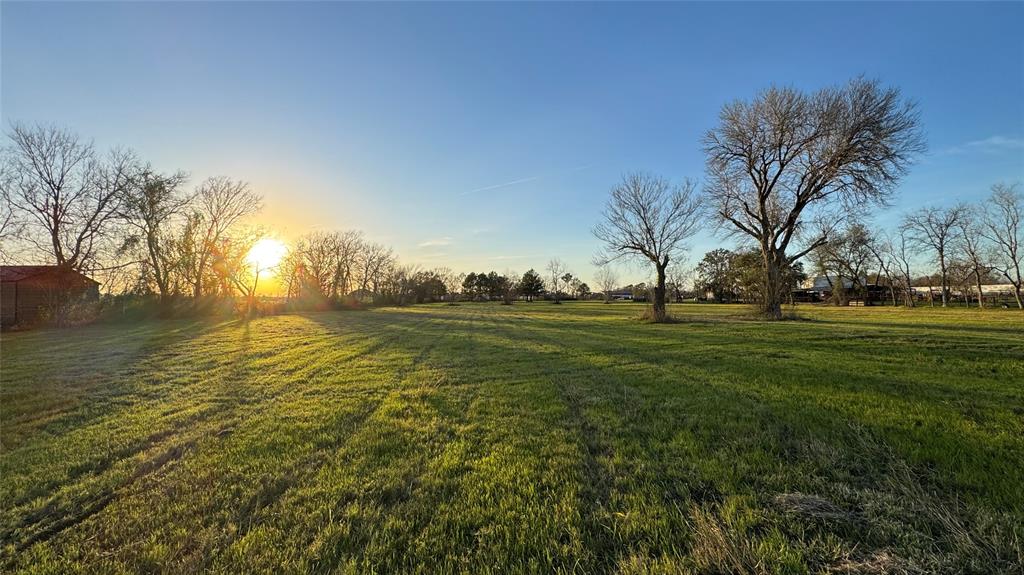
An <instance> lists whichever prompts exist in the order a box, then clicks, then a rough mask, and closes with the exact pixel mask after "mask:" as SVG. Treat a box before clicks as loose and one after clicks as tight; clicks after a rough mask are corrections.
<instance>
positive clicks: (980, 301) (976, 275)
mask: <svg viewBox="0 0 1024 575" xmlns="http://www.w3.org/2000/svg"><path fill="white" fill-rule="evenodd" d="M974 279H975V280H977V282H978V309H981V308H983V307H985V296H984V295H982V293H981V272H979V271H977V270H975V271H974Z"/></svg>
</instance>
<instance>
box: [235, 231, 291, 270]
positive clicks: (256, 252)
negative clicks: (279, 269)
mask: <svg viewBox="0 0 1024 575" xmlns="http://www.w3.org/2000/svg"><path fill="white" fill-rule="evenodd" d="M287 252H288V246H286V245H284V242H282V241H281V240H275V239H273V238H263V239H262V240H260V241H258V242H256V244H255V245H253V246H252V248H250V249H249V255H247V256H245V261H247V262H249V264H251V265H252V266H253V267H254V268H256V270H257V271H267V270H269V269H272V268H274V267H276V266H277V264H279V263H281V258H283V257H284V255H285V253H287Z"/></svg>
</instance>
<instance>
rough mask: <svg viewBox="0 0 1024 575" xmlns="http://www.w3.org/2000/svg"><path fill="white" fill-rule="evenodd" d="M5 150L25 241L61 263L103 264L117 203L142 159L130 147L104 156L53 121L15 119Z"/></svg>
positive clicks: (9, 187)
mask: <svg viewBox="0 0 1024 575" xmlns="http://www.w3.org/2000/svg"><path fill="white" fill-rule="evenodd" d="M8 137H9V139H10V141H11V145H10V146H9V147H8V148H7V149H6V150H5V160H4V171H5V172H7V173H6V174H5V177H4V179H3V182H4V186H5V190H4V195H5V196H7V198H9V200H10V203H11V206H12V208H13V212H15V213H14V217H21V218H23V222H22V223H23V224H24V228H25V229H24V231H25V234H24V238H23V239H24V241H25V242H26V243H27V244H28V245H30V246H32V247H33V248H34V249H36V250H37V251H39V252H40V253H43V254H46V256H47V258H48V259H49V260H50V261H52V262H53V263H55V264H57V265H59V266H65V267H68V268H70V269H74V270H82V269H91V268H96V267H98V266H99V265H100V264H99V261H98V260H99V259H100V258H101V255H102V252H103V251H104V250H105V249H112V247H113V246H114V244H115V243H116V240H115V237H114V236H115V231H116V228H117V225H116V224H117V219H118V208H119V205H120V201H121V199H122V198H123V197H124V192H125V190H126V189H127V188H128V186H129V185H130V183H131V181H132V179H133V177H134V175H135V173H136V170H137V161H136V159H135V157H134V155H133V154H132V153H131V152H130V151H127V150H122V149H115V150H112V151H111V152H110V153H109V154H108V155H107V156H106V157H104V158H99V157H97V154H96V152H95V150H94V149H93V145H92V144H91V143H88V142H84V141H82V140H81V139H79V137H78V136H77V135H75V134H73V133H72V132H69V131H67V130H63V129H59V128H56V127H51V126H42V125H39V126H35V127H27V126H24V125H20V124H16V125H15V126H14V127H13V128H12V129H11V131H10V133H9V134H8Z"/></svg>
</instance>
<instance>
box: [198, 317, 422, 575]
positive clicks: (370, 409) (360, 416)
mask: <svg viewBox="0 0 1024 575" xmlns="http://www.w3.org/2000/svg"><path fill="white" fill-rule="evenodd" d="M432 322H433V320H432V319H431V318H422V319H419V320H418V321H415V322H414V323H411V324H406V325H408V326H409V328H408V329H409V330H412V331H415V330H417V329H419V328H421V327H422V326H424V325H429V324H430V323H432ZM404 337H406V334H404V333H400V332H399V333H396V334H395V335H394V336H393V337H389V338H387V340H380V341H378V342H377V345H374V346H371V347H370V348H367V350H366V353H370V354H373V353H376V352H379V351H381V350H383V349H387V348H389V347H392V346H393V345H394V344H395V343H396V342H397V341H399V340H401V339H403V338H404ZM436 345H437V340H436V339H432V340H429V341H428V343H427V345H425V346H423V347H422V348H420V349H419V351H418V352H417V353H416V354H415V355H413V356H412V357H411V358H410V359H409V361H408V362H407V363H404V364H403V365H401V366H399V367H398V368H397V369H396V370H395V371H394V373H393V374H392V375H391V377H390V381H391V385H389V386H388V387H387V391H386V392H385V393H380V394H378V396H379V397H378V398H376V399H375V400H373V401H371V402H368V403H366V402H364V405H363V406H361V408H360V409H359V410H358V413H357V414H356V416H355V417H352V416H347V417H345V421H344V428H345V432H344V433H337V430H335V432H334V433H332V434H331V435H329V436H328V437H327V439H326V440H325V441H321V442H316V443H314V445H313V447H312V448H311V449H310V450H309V452H308V454H307V455H306V456H305V457H303V458H301V459H298V460H296V461H295V462H293V463H292V464H290V465H289V466H288V467H287V468H284V469H282V470H281V474H280V475H279V476H278V478H277V479H276V480H275V481H272V482H270V483H269V484H268V485H265V486H263V487H262V488H261V489H260V490H258V491H257V492H256V493H254V494H253V495H251V496H250V497H249V500H248V502H247V503H245V504H243V506H242V507H241V508H240V510H239V512H238V513H237V516H238V518H239V524H240V525H241V527H240V528H239V529H238V530H237V531H235V532H234V533H233V534H232V536H231V537H229V538H227V539H224V540H222V541H220V542H219V543H220V545H221V547H222V548H224V549H225V553H226V555H224V556H222V557H211V558H210V560H209V561H208V562H207V563H206V564H207V566H215V565H218V562H219V561H224V560H226V559H224V557H227V556H228V555H229V554H230V553H232V551H231V549H232V548H233V547H234V546H235V545H237V544H242V543H243V542H244V541H245V539H246V538H247V537H248V535H249V534H250V533H252V532H253V531H254V530H256V529H259V528H260V527H262V526H263V525H266V524H267V520H268V519H269V518H270V517H273V516H275V515H279V513H277V512H274V509H278V508H284V509H287V508H288V505H287V501H288V500H289V497H290V492H291V491H292V490H295V489H297V488H303V487H309V486H311V485H313V486H315V485H316V482H314V481H313V480H314V479H315V478H316V477H317V476H318V475H319V474H320V473H321V471H322V470H323V468H324V465H325V464H327V463H328V462H329V461H331V460H332V459H334V458H335V457H337V455H338V450H339V449H341V448H342V447H343V446H344V445H346V444H348V443H350V442H351V441H352V439H353V438H354V437H358V436H359V435H360V434H361V433H364V432H365V430H366V429H368V427H369V426H370V425H371V423H370V422H371V420H373V419H374V418H375V417H376V416H377V415H378V414H380V413H381V410H382V408H383V406H384V405H385V404H386V403H387V402H388V400H389V399H390V398H391V397H393V396H394V395H395V394H396V393H400V392H401V391H402V386H403V384H404V383H405V382H406V381H407V380H408V377H409V375H410V374H412V373H414V372H415V371H416V370H417V368H418V367H419V366H420V365H421V364H422V362H423V361H424V360H425V358H426V357H427V356H428V355H429V354H430V353H431V351H432V350H433V348H434V347H435V346H436ZM359 355H362V354H359ZM320 371H323V369H321V370H320ZM242 519H247V520H246V521H244V522H243V521H242ZM271 523H273V522H271ZM271 526H273V525H271ZM301 527H302V526H296V528H298V529H301ZM220 568H221V569H227V570H229V571H230V570H231V569H230V568H229V566H223V565H222V566H221V567H220Z"/></svg>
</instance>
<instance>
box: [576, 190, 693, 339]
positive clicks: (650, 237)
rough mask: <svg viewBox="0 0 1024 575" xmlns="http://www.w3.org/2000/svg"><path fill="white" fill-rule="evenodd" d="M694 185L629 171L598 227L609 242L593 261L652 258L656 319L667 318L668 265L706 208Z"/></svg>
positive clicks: (597, 231) (598, 234)
mask: <svg viewBox="0 0 1024 575" xmlns="http://www.w3.org/2000/svg"><path fill="white" fill-rule="evenodd" d="M695 190H696V184H694V183H693V182H691V181H690V180H686V181H684V182H683V183H682V184H680V185H678V186H672V184H671V183H670V182H669V181H668V180H666V179H664V178H661V177H658V176H654V175H651V174H644V173H639V172H637V173H632V174H628V175H626V176H625V177H623V179H622V182H621V183H620V184H619V185H618V186H616V187H615V188H613V189H612V192H611V198H610V199H609V200H608V203H607V205H606V206H605V209H604V213H603V218H602V221H601V223H599V224H598V225H597V226H595V227H594V236H596V237H597V239H599V240H601V241H602V242H603V243H604V244H605V249H604V252H603V253H602V254H599V255H598V256H597V258H596V262H595V263H598V264H607V263H609V262H612V261H614V260H617V259H619V258H623V257H629V258H639V259H642V260H647V261H650V262H651V263H652V264H654V270H655V274H656V276H657V282H656V284H655V287H654V302H653V308H652V311H653V319H654V321H659V322H660V321H665V319H666V318H667V313H666V308H665V270H666V269H667V268H668V265H669V263H670V262H672V261H673V260H674V259H675V258H678V257H679V255H680V254H681V253H682V251H683V250H684V249H685V246H684V242H685V241H686V240H687V239H689V238H690V237H692V236H693V235H694V234H695V233H696V232H697V230H698V229H699V226H700V220H701V216H702V215H703V209H702V205H701V202H700V200H699V198H698V197H697V194H696V193H695Z"/></svg>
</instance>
